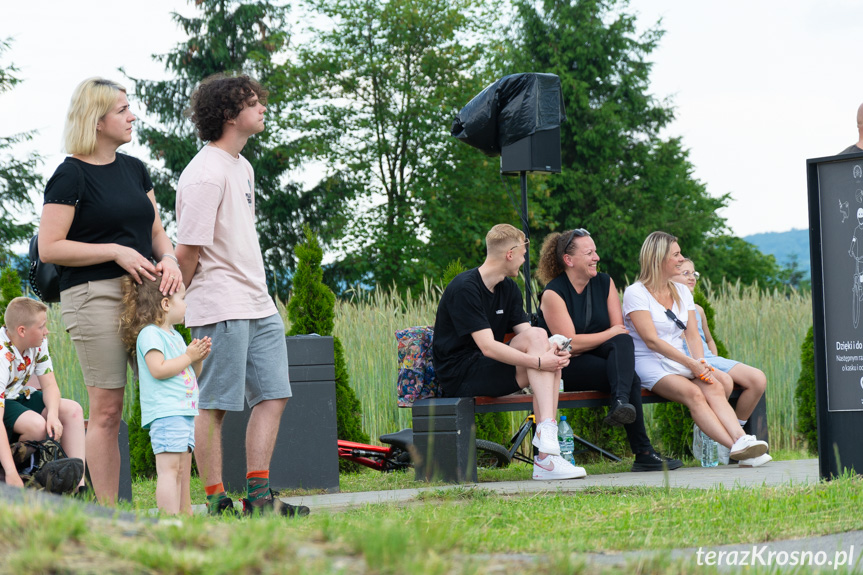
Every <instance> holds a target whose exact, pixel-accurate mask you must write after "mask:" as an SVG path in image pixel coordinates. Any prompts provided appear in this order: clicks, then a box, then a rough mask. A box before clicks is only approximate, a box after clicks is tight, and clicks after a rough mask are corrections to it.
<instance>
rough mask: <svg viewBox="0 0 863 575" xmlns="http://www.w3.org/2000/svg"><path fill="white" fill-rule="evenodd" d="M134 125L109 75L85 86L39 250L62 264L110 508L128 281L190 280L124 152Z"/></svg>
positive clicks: (54, 180) (115, 484) (66, 309)
mask: <svg viewBox="0 0 863 575" xmlns="http://www.w3.org/2000/svg"><path fill="white" fill-rule="evenodd" d="M134 121H135V116H134V114H132V112H131V110H130V109H129V100H128V99H127V98H126V89H125V88H123V87H122V86H121V85H119V84H117V83H116V82H112V81H111V80H105V79H103V78H89V79H87V80H84V81H83V82H81V84H79V85H78V87H77V88H76V89H75V92H74V94H73V95H72V102H71V104H70V105H69V112H68V115H67V117H66V128H65V148H66V151H67V152H69V153H70V154H71V156H69V157H67V158H66V160H65V161H64V162H63V163H62V164H60V166H59V167H58V168H57V170H56V171H55V172H54V175H53V176H51V179H50V180H49V181H48V185H47V186H46V188H45V205H44V206H43V208H42V219H41V222H40V224H39V255H40V257H41V259H42V261H44V262H50V263H54V264H58V267H59V270H60V290H61V291H60V308H61V310H62V314H63V322H64V323H65V324H66V330H67V331H68V332H69V335H70V336H71V337H72V341H73V342H74V343H75V349H76V351H77V353H78V360H79V362H80V363H81V370H82V372H83V374H84V383H85V385H86V386H87V395H88V397H89V403H90V423H89V425H88V428H87V438H86V448H87V464H88V467H89V469H90V478H91V480H92V482H93V489H94V491H95V492H96V497H97V498H98V500H99V501H100V502H101V503H104V504H113V503H114V501H115V500H116V499H117V492H118V490H119V484H120V448H119V445H118V443H117V436H118V434H119V430H120V419H121V415H122V413H123V392H124V389H125V387H126V365H127V363H131V358H130V357H129V355H128V352H127V350H126V348H125V346H124V345H123V342H122V341H120V337H119V317H120V300H121V297H122V295H121V288H120V282H121V278H122V277H123V276H124V275H126V274H129V275H130V276H131V277H132V279H133V280H134V281H135V282H138V283H140V282H142V281H145V280H146V281H154V280H157V278H158V283H159V291H160V292H161V293H163V294H165V295H171V294H173V293H174V292H175V291H176V290H177V288H178V287H179V286H180V284H181V283H182V281H183V278H182V275H181V273H180V269H179V266H178V264H177V258H176V257H175V255H174V246H173V245H172V244H171V240H170V239H169V238H168V236H167V234H166V233H165V230H164V228H163V227H162V221H161V220H160V219H159V210H158V209H157V206H156V197H155V195H154V193H153V183H152V181H151V180H150V176H149V174H148V173H147V169H146V168H145V167H144V164H143V163H142V162H141V161H140V160H138V159H136V158H133V157H131V156H127V155H125V154H121V153H118V152H117V149H118V148H119V147H120V146H122V145H123V144H126V143H128V142H130V141H131V140H132V123H133V122H134Z"/></svg>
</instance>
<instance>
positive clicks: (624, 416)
mask: <svg viewBox="0 0 863 575" xmlns="http://www.w3.org/2000/svg"><path fill="white" fill-rule="evenodd" d="M635 416H636V413H635V407H634V406H633V405H632V404H631V403H623V402H622V401H620V400H619V399H618V400H616V401H615V402H614V404H612V406H611V407H609V408H608V415H606V416H605V419H603V420H602V421H603V423H605V424H606V425H611V426H616V425H629V424H630V423H632V422H633V421H635Z"/></svg>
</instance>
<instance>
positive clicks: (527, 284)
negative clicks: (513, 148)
mask: <svg viewBox="0 0 863 575" xmlns="http://www.w3.org/2000/svg"><path fill="white" fill-rule="evenodd" d="M519 176H520V178H521V214H522V220H521V225H522V227H523V229H524V239H525V240H528V241H529V240H530V227H528V218H527V172H524V171H523V172H520V173H519ZM524 297H525V300H526V304H527V307H526V308H525V309H526V310H527V317H528V318H529V319H532V318H533V300H532V298H531V291H530V244H528V245H527V251H526V252H525V254H524Z"/></svg>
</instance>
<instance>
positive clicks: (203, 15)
mask: <svg viewBox="0 0 863 575" xmlns="http://www.w3.org/2000/svg"><path fill="white" fill-rule="evenodd" d="M194 4H195V7H196V8H197V10H198V11H199V14H198V15H197V16H195V17H190V18H186V17H183V16H181V15H179V14H174V15H173V18H174V20H175V21H176V22H177V24H178V25H179V26H180V28H181V29H182V30H183V32H184V33H185V34H187V35H188V39H186V40H185V41H183V42H180V43H179V44H178V45H177V46H176V48H175V49H174V50H173V51H171V52H169V53H168V54H162V55H156V56H154V59H155V60H157V61H159V62H162V63H164V64H165V67H166V69H167V70H168V71H169V72H170V73H171V74H172V76H173V77H171V78H170V79H168V80H164V81H153V80H143V79H136V78H133V79H132V80H133V81H134V85H135V92H136V96H137V97H138V99H139V100H140V101H141V102H142V103H143V104H144V106H145V107H146V110H147V113H148V114H150V115H152V116H154V117H155V118H156V119H157V120H158V124H155V125H149V124H144V125H143V126H140V127H139V128H138V130H137V132H138V137H139V139H140V140H141V142H142V143H143V144H144V145H145V146H147V147H148V148H149V150H150V155H151V156H152V158H153V160H154V161H155V162H157V165H155V166H151V168H150V169H151V176H152V178H153V182H154V185H155V193H156V199H157V200H158V202H159V205H160V206H161V208H162V210H163V219H164V220H165V221H166V222H170V221H171V220H172V219H173V213H174V202H175V190H176V186H177V181H178V179H179V177H180V174H181V173H182V171H183V169H184V168H185V167H186V165H187V164H188V163H189V161H190V160H191V159H192V158H193V157H194V156H195V154H196V153H197V152H198V150H199V149H200V147H201V146H202V142H200V141H199V140H198V139H197V137H196V135H195V132H194V128H193V126H192V125H191V123H190V122H188V121H186V116H185V110H186V109H187V108H188V106H189V98H190V96H191V94H192V92H193V90H194V88H195V86H196V85H197V84H198V83H199V82H200V81H201V80H203V79H205V78H207V77H209V76H211V75H213V74H217V73H226V74H234V73H247V74H249V75H250V76H251V77H253V78H254V79H255V80H257V81H258V82H260V83H261V85H262V86H263V87H264V88H265V89H267V90H269V92H270V93H269V97H268V99H267V128H266V130H265V131H264V132H262V133H260V134H257V135H256V136H254V137H253V138H250V139H249V141H248V143H247V144H246V146H245V148H244V149H243V156H244V157H246V158H247V159H248V160H249V162H250V163H251V164H252V167H253V168H254V169H255V202H256V205H255V208H256V210H255V211H256V214H257V228H258V233H259V237H260V242H261V251H262V252H263V254H264V262H265V267H266V270H267V279H268V282H269V285H270V289H271V291H274V292H276V293H277V294H278V295H279V297H281V298H283V299H287V295H288V289H289V284H290V281H289V279H288V278H289V275H288V274H287V273H286V271H285V270H286V269H292V268H293V261H294V260H293V257H292V255H293V246H294V245H295V244H296V243H297V242H299V241H300V240H301V238H302V235H301V229H302V226H303V224H304V223H307V224H308V225H310V226H311V227H312V228H313V229H314V230H315V231H316V232H317V233H319V234H321V235H322V236H324V237H326V238H329V237H333V236H334V235H337V234H338V233H340V226H341V225H342V223H343V222H344V213H343V211H342V210H343V205H342V202H341V201H340V200H341V198H340V197H338V193H339V191H340V190H339V189H337V188H335V189H334V188H333V186H331V185H328V184H327V183H324V184H321V185H319V186H317V187H316V188H315V189H314V190H311V191H307V192H304V191H303V190H302V188H301V186H300V185H299V184H297V183H292V182H290V181H288V180H287V175H288V172H289V171H290V170H292V169H294V168H296V167H297V165H296V162H295V157H296V156H297V150H296V144H295V143H293V142H292V141H291V135H290V129H291V128H292V126H291V124H290V121H289V119H288V117H287V116H288V113H287V112H288V107H289V103H288V102H287V101H286V99H285V96H284V93H283V92H282V91H281V90H279V89H278V84H279V81H277V79H276V77H277V75H278V77H279V78H282V75H281V73H279V74H277V68H278V66H277V64H276V62H275V60H278V59H280V58H283V57H284V55H285V50H286V48H287V43H288V32H287V30H288V23H287V19H288V9H287V8H286V7H284V6H280V5H277V4H275V3H273V2H270V1H268V0H195V2H194Z"/></svg>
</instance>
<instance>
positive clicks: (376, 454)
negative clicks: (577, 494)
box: [338, 428, 519, 472]
mask: <svg viewBox="0 0 863 575" xmlns="http://www.w3.org/2000/svg"><path fill="white" fill-rule="evenodd" d="M380 440H381V443H384V444H386V445H387V446H388V447H383V446H380V445H367V444H365V443H357V442H355V441H345V440H343V439H339V440H338V443H339V458H341V459H347V460H348V461H354V462H356V463H359V464H360V465H364V466H366V467H369V468H371V469H377V470H378V471H384V472H387V471H396V470H406V469H408V468H409V467H412V466H413V459H412V457H411V451H413V449H414V430H413V429H410V428H408V429H402V430H401V431H398V432H396V433H387V434H385V435H381V437H380ZM512 451H515V450H512ZM515 458H516V459H519V457H518V455H516V457H515ZM512 460H513V454H512V453H511V452H510V450H508V449H507V448H505V447H504V446H503V445H500V444H499V443H494V442H493V441H486V440H485V439H477V440H476V463H477V466H478V467H492V468H494V467H506V466H507V465H509V463H510V461H512Z"/></svg>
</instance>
